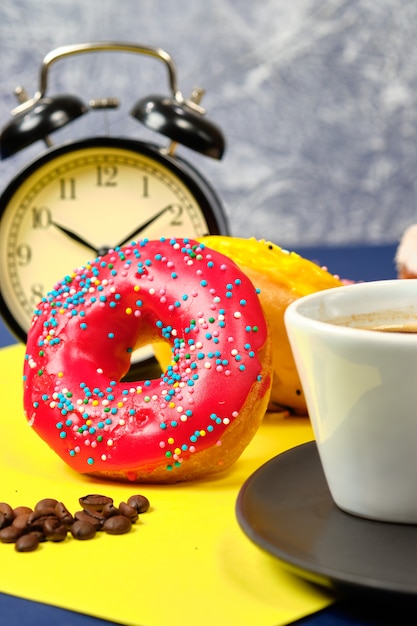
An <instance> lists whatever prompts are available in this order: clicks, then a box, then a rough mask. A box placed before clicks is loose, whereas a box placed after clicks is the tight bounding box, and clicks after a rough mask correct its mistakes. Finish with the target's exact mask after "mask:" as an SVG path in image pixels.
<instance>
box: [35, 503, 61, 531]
mask: <svg viewBox="0 0 417 626" xmlns="http://www.w3.org/2000/svg"><path fill="white" fill-rule="evenodd" d="M47 519H58V517H57V514H56V513H55V509H52V508H47V507H45V508H39V509H35V510H34V511H32V513H29V516H28V525H29V526H30V527H31V528H33V529H35V528H36V529H39V530H42V527H43V523H44V521H45V520H47Z"/></svg>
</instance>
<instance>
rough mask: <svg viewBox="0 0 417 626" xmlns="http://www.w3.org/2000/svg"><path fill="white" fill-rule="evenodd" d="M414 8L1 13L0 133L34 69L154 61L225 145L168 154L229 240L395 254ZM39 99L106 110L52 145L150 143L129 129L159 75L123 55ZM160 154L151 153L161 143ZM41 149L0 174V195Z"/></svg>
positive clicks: (102, 2) (408, 152) (337, 1)
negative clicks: (108, 99)
mask: <svg viewBox="0 0 417 626" xmlns="http://www.w3.org/2000/svg"><path fill="white" fill-rule="evenodd" d="M416 32H417V3H416V2H415V0H390V1H389V0H377V1H376V0H291V1H289V0H260V1H259V2H248V1H246V0H211V1H210V0H193V2H190V1H189V0H172V1H168V0H166V1H165V2H164V1H163V0H118V1H115V0H87V1H86V0H36V1H35V0H2V2H1V5H0V53H1V64H0V68H1V69H0V123H1V125H2V126H3V125H4V124H6V123H7V122H8V121H9V119H10V115H9V113H10V110H11V109H12V108H13V107H14V106H15V104H16V102H15V98H14V96H13V90H14V88H15V87H16V86H17V85H24V87H25V88H26V89H27V91H28V92H29V94H30V95H33V94H34V92H35V91H36V89H37V87H38V73H39V66H40V63H41V61H42V59H43V57H44V55H45V54H46V53H47V52H49V51H50V50H52V49H54V48H56V47H58V46H61V45H64V44H72V43H79V42H84V41H104V40H116V41H123V42H132V43H137V44H144V45H149V46H158V47H162V48H165V49H166V50H167V51H168V52H169V53H170V54H171V55H172V57H173V58H174V60H175V62H176V65H177V68H178V73H179V86H180V89H181V91H182V92H183V93H184V95H189V94H190V92H191V90H192V88H193V87H194V86H195V85H196V84H198V85H202V86H203V87H204V88H205V89H206V96H205V99H204V102H203V104H204V105H205V107H206V108H207V110H208V116H210V118H211V119H212V120H213V121H214V122H216V123H217V124H218V125H219V126H221V127H222V129H223V130H224V132H225V135H226V138H227V144H228V145H227V151H226V154H225V157H224V159H223V160H222V161H221V162H217V161H213V160H211V159H208V158H205V157H202V156H199V155H195V153H191V152H190V151H187V150H183V151H182V155H183V156H185V157H186V158H187V157H189V158H190V159H192V161H193V162H194V163H195V164H196V165H197V167H199V168H200V170H201V171H202V172H203V173H204V174H205V175H206V177H207V178H208V179H209V180H210V181H211V183H212V184H213V185H214V186H215V187H216V188H217V190H218V191H219V194H220V196H221V198H222V199H223V202H224V205H225V208H226V211H227V214H228V216H229V219H230V223H231V226H232V234H234V235H237V236H251V235H254V236H256V237H261V238H262V237H266V238H269V239H273V240H274V241H275V242H276V243H278V244H280V245H283V246H286V247H292V248H297V246H306V245H316V244H323V243H324V244H341V245H344V244H350V243H357V242H366V243H372V244H379V243H385V242H393V241H396V240H397V239H398V238H399V236H400V234H401V233H402V231H403V230H404V228H405V227H406V226H408V225H409V224H410V223H412V222H414V221H415V220H417V211H416V197H417V183H416V172H417V103H416V86H417V36H416ZM50 77H51V80H50V85H49V89H48V94H50V95H52V94H53V93H59V92H62V91H64V92H72V93H74V94H77V95H80V96H81V97H83V98H85V99H89V98H90V97H98V96H107V95H111V96H116V97H119V98H121V100H122V106H121V108H120V109H119V110H118V111H113V112H107V113H104V112H91V113H89V114H88V115H86V116H84V117H83V118H81V119H79V120H77V121H74V122H73V123H72V124H71V125H69V126H68V127H67V128H65V129H63V130H61V131H58V132H57V133H55V135H54V136H53V138H54V140H55V141H57V142H60V141H63V140H68V139H72V138H74V139H75V138H77V137H82V136H85V135H86V134H88V135H90V134H103V133H109V134H111V135H127V136H132V137H137V138H145V139H146V138H151V139H152V140H154V141H159V140H160V138H159V136H153V135H152V136H151V135H150V133H149V131H146V130H144V128H143V127H142V126H141V125H140V124H139V123H138V122H137V121H136V120H134V119H133V118H131V117H130V116H129V110H130V107H131V106H132V105H133V103H134V102H135V101H136V100H137V99H138V98H141V97H143V96H145V95H147V94H149V93H152V92H159V93H168V85H167V80H166V74H165V69H164V67H163V66H162V65H161V66H159V65H158V63H157V62H156V61H155V60H153V59H149V58H147V57H138V56H137V55H129V54H127V55H126V54H119V53H117V54H114V53H113V54H108V53H104V54H100V55H81V56H78V57H72V58H71V59H67V60H64V61H61V62H59V63H57V64H56V65H54V66H53V69H51V72H50ZM161 140H162V143H164V140H163V139H162V138H161ZM42 150H44V146H43V145H42V144H41V143H38V144H36V145H33V146H32V147H31V148H29V149H26V150H24V151H23V152H21V153H19V154H18V155H17V156H15V157H12V158H10V159H8V160H5V161H2V162H0V187H1V188H4V187H5V186H6V184H7V183H8V181H9V180H10V178H11V177H12V176H13V174H14V173H15V172H16V171H17V170H18V169H19V168H20V167H23V165H25V164H26V163H27V162H28V161H29V159H31V158H32V157H33V156H35V155H37V154H39V153H40V152H41V151H42Z"/></svg>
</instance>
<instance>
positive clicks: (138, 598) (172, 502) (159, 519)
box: [0, 346, 333, 626]
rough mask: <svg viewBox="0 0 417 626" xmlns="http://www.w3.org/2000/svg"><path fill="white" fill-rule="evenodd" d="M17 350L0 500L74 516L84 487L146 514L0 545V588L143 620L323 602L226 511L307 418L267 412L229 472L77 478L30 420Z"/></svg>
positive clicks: (0, 414) (266, 618)
mask: <svg viewBox="0 0 417 626" xmlns="http://www.w3.org/2000/svg"><path fill="white" fill-rule="evenodd" d="M23 355H24V349H23V347H22V346H12V347H8V348H4V349H2V350H0V398H1V408H0V481H1V482H0V501H6V502H9V503H10V504H11V505H12V506H18V505H22V504H25V505H29V506H33V505H34V504H35V503H36V502H37V501H38V500H40V499H42V498H45V497H53V498H58V499H60V500H62V501H63V502H65V504H66V505H67V507H68V508H69V509H70V510H71V511H72V512H75V511H76V510H79V508H80V507H79V504H78V498H79V497H80V496H83V495H87V494H89V493H103V494H105V495H109V496H111V497H113V499H114V501H115V504H116V505H117V504H118V503H119V502H121V501H123V500H126V499H127V498H128V497H129V495H132V494H133V493H142V494H144V495H146V496H147V497H148V498H149V500H150V502H151V507H152V508H151V510H150V511H149V512H148V513H146V514H144V515H142V516H140V521H139V522H138V523H137V524H135V525H134V527H133V531H132V532H131V533H128V534H126V535H120V536H110V535H105V534H104V533H99V534H98V535H97V536H96V537H95V538H94V539H93V540H90V541H77V540H75V539H73V538H71V537H68V539H66V540H65V541H64V542H63V543H57V544H54V543H52V542H47V543H43V544H41V545H40V547H39V548H38V549H37V550H36V551H35V552H30V553H17V552H16V551H15V550H14V547H13V545H9V544H0V562H1V568H0V591H1V592H4V593H9V594H13V595H16V596H20V597H24V598H27V599H30V600H36V601H39V602H44V603H47V604H54V605H56V606H59V607H63V608H67V609H70V610H75V611H79V612H82V613H86V614H91V615H94V616H97V617H101V618H105V619H108V620H113V621H116V622H118V623H126V624H131V625H133V626H134V625H140V626H166V625H167V624H170V623H176V624H181V626H195V624H199V626H213V624H218V625H219V626H226V625H227V626H228V625H229V624H239V626H254V625H255V624H256V626H278V625H280V624H287V623H289V622H291V621H293V620H295V619H298V618H301V617H303V616H305V615H307V614H309V613H313V612H315V611H317V610H320V609H322V608H324V607H325V606H327V605H328V604H329V603H331V602H332V600H333V596H332V594H331V593H330V592H328V591H327V590H324V589H320V588H318V587H315V586H314V585H311V584H310V583H308V582H306V581H304V580H302V579H301V578H298V577H296V576H294V575H292V574H291V573H289V571H287V570H286V568H285V567H284V566H283V565H282V564H281V563H280V562H278V561H277V560H276V559H274V558H273V557H271V556H269V555H268V554H265V553H264V552H263V551H261V550H260V549H259V548H258V547H257V546H255V545H254V544H253V543H252V542H251V541H250V540H249V539H248V538H247V537H246V535H245V534H244V533H243V532H242V530H241V529H240V527H239V525H238V522H237V520H236V516H235V503H236V498H237V495H238V492H239V489H240V487H241V486H242V484H243V482H244V481H245V480H246V478H248V477H249V476H250V475H251V474H252V473H253V472H254V471H255V470H256V469H257V468H258V467H259V466H260V465H262V464H263V463H264V462H265V461H267V460H268V459H270V458H272V457H274V456H275V455H277V454H279V453H280V452H282V451H283V450H285V449H287V448H290V447H293V446H295V445H298V444H300V443H303V442H305V441H309V440H311V439H312V438H313V436H312V432H311V428H310V424H309V421H308V419H307V418H282V417H281V418H277V417H275V418H274V416H267V417H266V419H265V421H264V424H263V425H262V426H261V428H260V430H259V431H258V433H257V434H256V436H255V438H254V440H253V441H252V443H251V444H250V445H249V446H248V448H247V449H246V450H245V452H244V454H243V455H242V457H241V458H240V459H239V461H238V462H237V463H236V464H235V466H234V467H233V469H232V470H231V471H230V472H229V473H227V474H226V475H222V476H220V475H219V476H218V477H216V478H212V479H210V480H206V481H199V482H194V483H183V484H178V485H170V486H155V485H153V486H152V485H149V486H148V485H125V484H118V483H114V482H106V481H100V480H96V479H92V478H90V477H85V476H80V475H77V474H75V473H73V472H72V471H71V470H70V469H69V468H67V467H66V466H65V465H64V464H63V462H62V461H61V460H60V459H59V457H58V456H56V455H55V453H54V452H52V451H51V450H50V449H49V448H48V447H47V446H46V444H45V443H44V442H43V441H42V440H41V439H39V438H38V436H37V435H36V434H35V433H34V432H33V431H32V430H31V429H30V427H29V426H28V425H27V423H26V420H25V418H24V416H23V409H22V364H23Z"/></svg>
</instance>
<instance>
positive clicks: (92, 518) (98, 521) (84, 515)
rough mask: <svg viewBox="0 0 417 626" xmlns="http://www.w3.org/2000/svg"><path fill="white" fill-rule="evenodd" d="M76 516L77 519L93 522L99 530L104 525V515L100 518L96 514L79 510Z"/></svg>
mask: <svg viewBox="0 0 417 626" xmlns="http://www.w3.org/2000/svg"><path fill="white" fill-rule="evenodd" d="M74 517H75V520H76V521H79V522H87V523H88V524H92V525H93V526H94V528H95V529H96V530H99V529H100V528H101V527H102V525H103V522H104V520H105V518H104V517H102V518H101V519H99V518H98V517H96V516H94V515H90V513H89V512H88V511H77V512H76V513H75V515H74Z"/></svg>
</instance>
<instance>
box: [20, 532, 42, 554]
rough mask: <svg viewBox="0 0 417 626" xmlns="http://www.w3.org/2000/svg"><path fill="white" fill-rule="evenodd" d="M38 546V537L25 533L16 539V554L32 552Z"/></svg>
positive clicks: (35, 534)
mask: <svg viewBox="0 0 417 626" xmlns="http://www.w3.org/2000/svg"><path fill="white" fill-rule="evenodd" d="M38 545H39V536H38V535H37V533H27V534H26V535H22V536H21V537H19V538H18V540H17V541H16V543H15V549H16V550H17V552H32V551H33V550H36V548H37V547H38Z"/></svg>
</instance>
